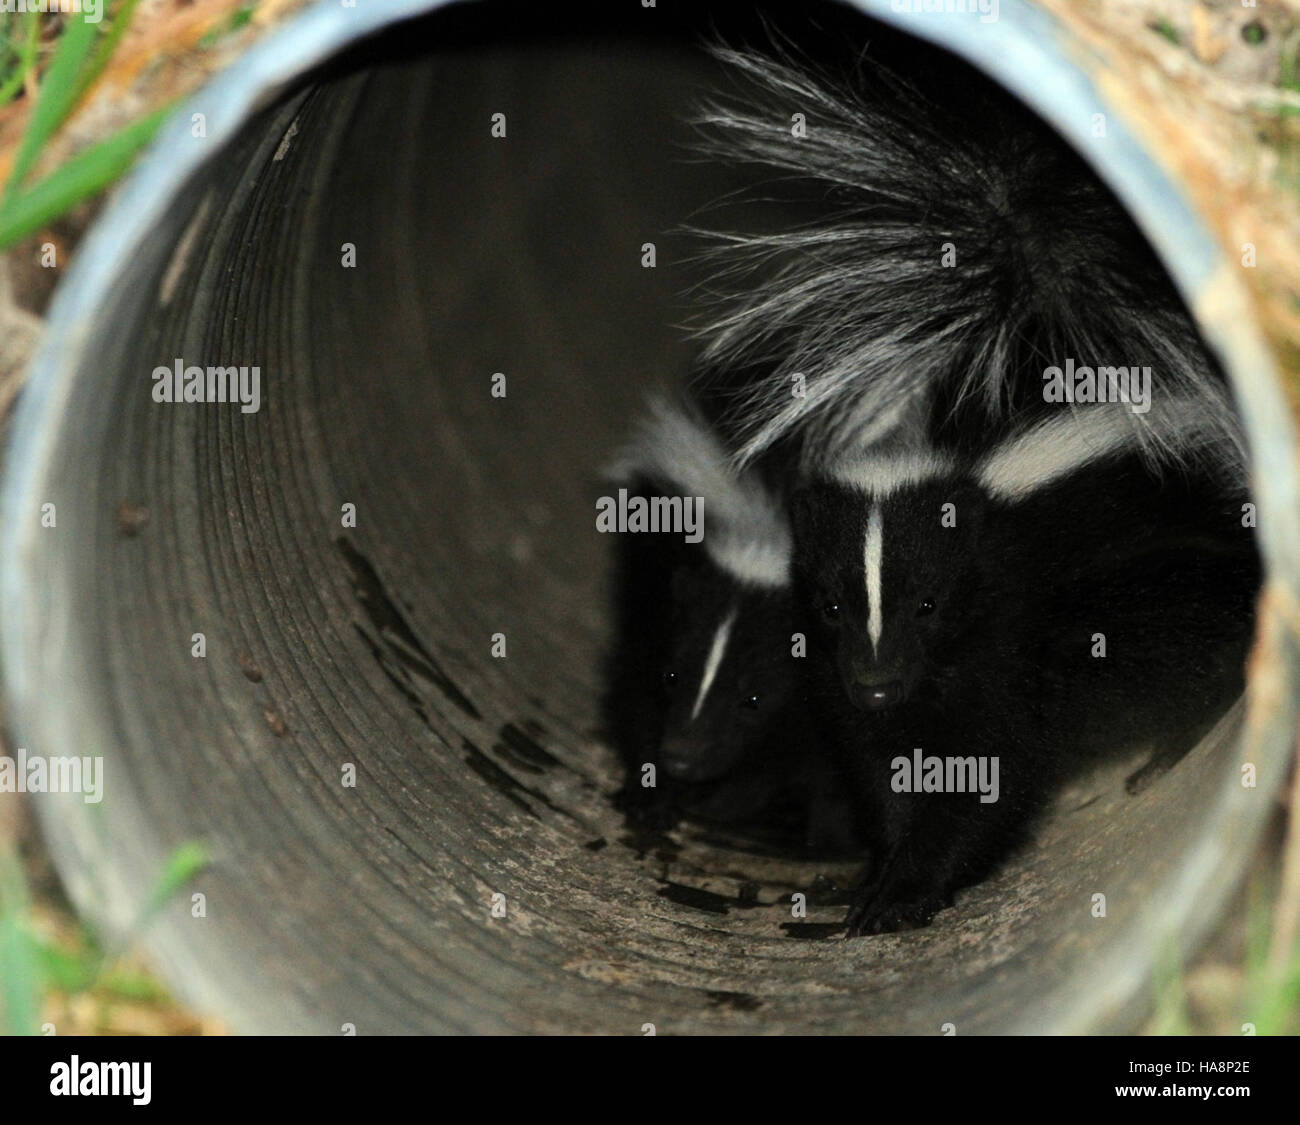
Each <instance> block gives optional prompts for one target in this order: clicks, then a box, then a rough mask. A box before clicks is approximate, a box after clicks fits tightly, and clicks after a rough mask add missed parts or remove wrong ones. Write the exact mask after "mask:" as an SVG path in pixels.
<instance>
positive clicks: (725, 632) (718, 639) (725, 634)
mask: <svg viewBox="0 0 1300 1125" xmlns="http://www.w3.org/2000/svg"><path fill="white" fill-rule="evenodd" d="M736 613H737V609H732V611H731V612H730V613H728V614H727V616H726V617H724V618H723V619H722V624H721V625H719V626H718V631H717V632H716V633H714V634H713V644H712V645H711V646H710V647H709V656H708V659H707V660H706V661H705V662H704V675H703V677H702V678H701V679H700V691H699V694H698V695H697V696H696V697H695V706H694V707H692V708H691V722H694V721H695V719H696V717H697V716H698V715H699V713H700V708H701V707H703V706H704V698H705V696H707V695H708V694H709V688H711V687H712V686H713V679H714V677H715V676H717V674H718V669H719V668H720V667H721V666H722V657H723V654H724V653H725V652H726V651H727V640H728V639H729V638H730V636H731V626H732V625H733V624H735V621H736Z"/></svg>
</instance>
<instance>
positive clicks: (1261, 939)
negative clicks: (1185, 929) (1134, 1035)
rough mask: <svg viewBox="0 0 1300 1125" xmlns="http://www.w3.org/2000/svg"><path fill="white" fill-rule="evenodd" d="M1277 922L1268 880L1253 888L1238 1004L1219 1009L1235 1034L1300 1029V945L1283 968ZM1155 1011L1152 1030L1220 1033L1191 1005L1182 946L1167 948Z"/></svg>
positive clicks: (1158, 977) (1160, 966)
mask: <svg viewBox="0 0 1300 1125" xmlns="http://www.w3.org/2000/svg"><path fill="white" fill-rule="evenodd" d="M1272 932H1273V921H1272V917H1271V911H1270V909H1269V905H1268V895H1267V893H1266V892H1265V890H1264V888H1263V886H1262V885H1258V884H1257V885H1256V886H1255V887H1253V888H1252V892H1251V895H1250V905H1249V907H1248V914H1247V920H1246V935H1245V936H1246V953H1245V957H1244V959H1243V963H1242V964H1241V965H1240V966H1239V969H1240V981H1239V986H1238V987H1237V988H1236V989H1235V992H1236V1003H1235V1006H1234V1007H1233V1008H1232V1010H1231V1011H1230V1012H1217V1013H1214V1015H1216V1016H1218V1017H1220V1018H1222V1019H1223V1020H1224V1021H1225V1023H1229V1024H1231V1026H1232V1033H1233V1034H1245V1032H1244V1030H1241V1029H1243V1028H1244V1027H1245V1025H1247V1024H1249V1025H1251V1026H1252V1027H1253V1029H1254V1034H1256V1035H1297V1034H1300V947H1297V948H1296V949H1293V950H1292V951H1291V957H1290V960H1289V962H1288V963H1286V964H1284V965H1283V966H1282V967H1281V968H1280V969H1279V968H1277V967H1275V966H1273V965H1271V964H1270V960H1269V943H1270V938H1271V935H1272ZM1153 977H1154V985H1155V1011H1154V1013H1153V1014H1152V1017H1151V1020H1150V1021H1149V1023H1148V1024H1147V1031H1148V1032H1149V1033H1150V1034H1152V1035H1193V1034H1206V1033H1209V1034H1214V1033H1216V1032H1218V1031H1220V1030H1221V1029H1220V1028H1218V1027H1208V1028H1207V1027H1201V1026H1198V1023H1197V1021H1196V1020H1194V1019H1193V1016H1192V1013H1191V1011H1190V1009H1189V1005H1188V991H1187V980H1186V977H1185V975H1184V973H1183V968H1182V964H1181V962H1180V960H1179V957H1178V954H1177V952H1176V950H1175V949H1174V948H1173V947H1172V945H1171V946H1169V947H1167V948H1166V949H1165V950H1164V952H1163V953H1162V954H1161V956H1160V957H1159V958H1158V959H1157V963H1156V969H1155V972H1154V974H1153Z"/></svg>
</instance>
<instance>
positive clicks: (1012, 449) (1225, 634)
mask: <svg viewBox="0 0 1300 1125" xmlns="http://www.w3.org/2000/svg"><path fill="white" fill-rule="evenodd" d="M1147 424H1148V425H1150V426H1151V427H1152V429H1153V430H1156V431H1162V432H1157V433H1155V434H1153V435H1152V437H1153V438H1154V439H1155V440H1156V441H1158V442H1159V443H1161V445H1162V446H1163V447H1165V448H1175V447H1178V448H1181V449H1182V450H1183V451H1184V452H1185V453H1187V454H1189V455H1190V454H1194V453H1198V452H1201V453H1203V452H1205V451H1204V449H1203V443H1204V442H1207V441H1208V442H1211V443H1213V442H1215V441H1216V440H1217V438H1218V437H1219V434H1220V429H1219V427H1218V425H1217V423H1216V424H1214V425H1209V424H1208V423H1206V422H1205V420H1204V419H1203V416H1202V414H1201V411H1200V406H1199V404H1198V403H1195V402H1192V401H1190V400H1176V401H1173V402H1163V401H1157V402H1156V403H1155V404H1153V410H1152V413H1151V415H1150V416H1149V420H1148V423H1147ZM1141 449H1142V445H1141V443H1140V442H1139V441H1138V440H1137V439H1136V437H1134V436H1133V434H1132V431H1131V430H1129V429H1128V428H1126V427H1116V426H1115V425H1114V421H1113V412H1111V411H1108V410H1106V409H1105V408H1101V407H1092V408H1089V409H1086V410H1081V411H1079V412H1078V413H1077V414H1068V415H1064V416H1061V417H1058V418H1052V419H1049V420H1047V421H1043V422H1039V423H1037V424H1036V425H1032V426H1029V427H1027V428H1026V429H1025V430H1024V431H1022V432H1021V433H1019V434H1017V435H1015V436H1013V437H1010V438H1007V439H1004V440H1003V441H1002V442H1000V443H999V444H997V445H996V446H995V447H994V448H993V449H992V450H991V451H990V452H989V453H987V454H986V455H984V456H983V457H982V458H979V459H977V460H973V461H972V460H963V459H962V458H960V457H957V456H954V455H949V454H945V453H943V452H940V451H939V450H936V449H934V448H930V447H926V446H924V445H920V444H918V445H913V446H909V447H903V448H895V449H893V450H891V451H889V452H884V453H881V452H875V451H870V452H868V453H866V454H865V455H863V456H861V457H857V458H848V459H842V460H840V461H838V462H836V463H834V464H833V465H832V466H831V467H829V468H828V470H827V471H826V473H825V475H824V476H822V477H821V478H818V479H814V480H812V481H810V482H809V483H808V485H807V486H806V487H804V488H802V489H800V490H799V491H798V492H797V493H796V494H795V496H794V498H793V501H792V509H793V524H794V541H795V548H794V563H793V565H794V574H795V588H796V590H797V591H798V593H799V597H800V601H801V606H802V610H803V614H804V620H805V621H806V622H807V626H808V631H809V638H810V640H809V656H810V659H809V661H808V673H809V676H810V686H811V687H812V688H813V689H814V690H817V689H820V699H821V702H822V704H823V709H824V713H825V715H826V722H827V728H828V730H827V742H828V745H830V746H831V747H832V754H833V756H836V757H837V759H838V760H839V761H840V764H841V768H843V769H845V770H846V771H847V772H848V773H849V774H850V775H851V777H852V779H853V785H854V787H855V789H856V791H857V792H858V794H859V796H860V799H861V800H862V801H863V803H864V805H865V807H866V808H867V809H868V810H869V816H868V817H867V822H868V823H870V824H873V825H876V826H878V828H879V838H878V839H877V840H876V841H875V845H876V848H877V849H878V852H879V854H880V855H881V856H883V857H884V858H883V861H882V862H880V863H879V864H878V865H877V869H876V874H875V876H874V878H873V879H872V880H870V881H869V882H868V883H867V884H865V885H864V887H863V888H862V889H861V892H860V895H859V897H858V899H857V900H856V902H855V905H854V908H853V910H852V911H851V913H850V916H849V928H850V933H868V932H880V931H883V930H890V929H895V928H898V927H899V926H902V925H909V924H910V925H920V924H924V923H925V922H927V921H928V920H929V918H930V917H931V916H932V915H933V913H934V912H935V911H936V910H938V909H941V908H942V907H943V906H945V905H947V904H948V903H949V902H950V901H951V897H952V894H953V892H954V891H956V890H957V889H959V888H960V887H962V886H964V885H967V884H969V883H971V882H974V881H977V880H978V879H980V878H982V877H983V876H984V874H986V873H987V872H988V871H989V869H990V868H991V866H992V865H994V864H995V863H996V862H997V861H998V860H999V859H1001V858H1002V857H1003V856H1004V855H1005V854H1006V853H1007V852H1008V851H1009V850H1010V849H1011V848H1012V847H1014V846H1015V845H1016V844H1017V843H1018V842H1019V841H1020V840H1021V839H1023V837H1024V834H1025V832H1026V830H1027V829H1028V827H1029V825H1030V823H1031V821H1032V818H1033V815H1034V813H1036V812H1037V811H1038V810H1039V809H1040V808H1041V807H1042V806H1043V804H1044V803H1045V802H1046V800H1047V799H1048V797H1049V796H1050V794H1051V792H1052V790H1053V787H1054V785H1055V784H1056V782H1057V781H1058V780H1059V779H1060V778H1061V776H1062V775H1063V774H1064V773H1065V772H1066V771H1067V770H1069V769H1071V768H1074V767H1075V766H1078V765H1080V764H1082V763H1083V762H1084V761H1086V760H1089V759H1090V758H1091V757H1094V756H1095V755H1096V754H1098V753H1101V752H1103V751H1105V750H1109V749H1121V748H1137V747H1140V746H1144V745H1149V744H1151V743H1152V742H1154V743H1155V753H1154V755H1153V758H1152V763H1151V764H1150V766H1149V767H1147V768H1145V769H1144V770H1143V771H1139V775H1135V778H1134V779H1133V784H1134V785H1136V784H1140V783H1141V782H1142V781H1146V780H1149V779H1150V777H1151V776H1152V775H1153V773H1154V772H1155V771H1156V770H1158V769H1160V768H1163V767H1165V766H1167V765H1169V764H1171V763H1172V761H1174V760H1176V758H1177V757H1179V756H1181V754H1182V753H1185V752H1186V750H1188V749H1190V747H1191V745H1192V744H1193V743H1194V742H1195V740H1196V738H1198V737H1199V736H1200V735H1201V734H1202V733H1203V732H1204V730H1205V729H1206V728H1207V727H1208V726H1209V725H1210V724H1211V723H1212V722H1213V721H1214V720H1215V719H1217V718H1218V717H1219V715H1220V714H1221V713H1222V712H1223V711H1224V710H1225V709H1226V708H1227V706H1228V705H1229V704H1230V703H1231V702H1232V701H1233V700H1234V699H1235V698H1236V697H1237V696H1238V695H1239V694H1240V692H1241V689H1242V686H1243V683H1242V677H1243V667H1244V660H1245V655H1246V648H1247V645H1248V642H1249V638H1250V634H1251V623H1252V622H1251V602H1252V599H1253V596H1254V594H1255V591H1256V589H1257V587H1258V582H1259V571H1258V557H1257V555H1256V553H1255V550H1254V544H1253V540H1252V538H1251V532H1250V530H1249V528H1248V527H1243V524H1242V518H1241V516H1242V513H1241V504H1240V500H1241V494H1240V491H1239V488H1238V487H1237V486H1236V485H1235V484H1234V482H1235V480H1236V479H1237V473H1238V470H1239V467H1238V466H1236V465H1235V464H1233V463H1231V462H1228V463H1223V462H1221V461H1219V462H1210V463H1205V464H1203V467H1202V468H1200V469H1196V468H1190V467H1184V468H1181V469H1170V470H1168V471H1166V472H1164V473H1163V474H1159V475H1157V474H1155V473H1153V471H1152V470H1151V468H1150V467H1149V465H1148V463H1147V461H1146V460H1145V458H1144V457H1143V455H1142V452H1141ZM1099 641H1100V643H1101V644H1103V645H1104V646H1105V647H1104V648H1103V649H1102V650H1101V651H1100V652H1099V651H1098V644H1099ZM917 748H920V751H922V752H923V753H924V755H925V756H926V757H927V758H934V759H938V760H942V761H944V762H947V761H952V760H957V761H962V762H965V761H967V760H974V761H975V762H976V763H978V764H979V765H980V766H981V768H982V767H983V765H984V763H986V762H988V763H990V766H989V768H990V769H991V770H993V771H994V772H993V776H994V777H996V778H997V791H996V794H995V796H994V798H993V799H992V800H990V801H987V802H986V801H981V799H980V794H978V793H974V792H970V791H967V792H964V793H960V794H954V793H951V792H946V791H945V792H942V793H934V792H926V793H923V794H921V795H917V794H916V793H915V792H914V791H913V792H903V793H900V792H899V791H898V786H897V785H896V780H897V765H898V762H899V761H900V756H903V758H906V756H908V755H911V754H913V752H914V751H916V750H917ZM991 763H996V766H993V765H991Z"/></svg>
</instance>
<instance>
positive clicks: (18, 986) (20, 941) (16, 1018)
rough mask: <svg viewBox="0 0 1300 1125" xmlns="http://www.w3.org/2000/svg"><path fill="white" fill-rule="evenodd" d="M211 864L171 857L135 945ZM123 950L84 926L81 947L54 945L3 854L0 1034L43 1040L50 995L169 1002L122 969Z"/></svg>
mask: <svg viewBox="0 0 1300 1125" xmlns="http://www.w3.org/2000/svg"><path fill="white" fill-rule="evenodd" d="M207 864H208V856H207V852H206V851H205V849H204V848H203V847H202V846H201V845H199V844H196V843H188V844H183V845H181V846H180V847H179V848H177V849H176V851H175V852H173V853H172V855H171V857H170V858H169V859H168V861H167V863H166V864H165V866H164V867H163V870H162V871H161V872H160V873H159V874H158V877H157V878H156V879H155V880H154V884H153V888H152V890H151V891H150V892H149V894H148V896H147V897H146V898H145V901H144V902H143V903H142V904H141V906H140V909H139V911H138V913H137V916H136V920H135V923H134V925H133V926H132V927H131V931H130V939H131V940H132V941H134V940H138V938H139V937H140V935H141V934H142V933H143V932H144V930H145V929H146V927H147V926H148V925H149V923H150V922H151V921H152V920H153V919H154V918H155V917H156V916H157V915H158V913H159V912H160V911H161V910H162V909H163V907H164V906H166V904H167V903H168V902H169V901H170V900H171V899H172V897H173V896H174V895H175V894H176V893H177V892H178V891H180V890H181V888H183V887H184V886H185V884H186V883H188V882H189V881H190V880H191V879H193V878H194V877H195V876H196V875H197V874H198V873H199V872H200V871H202V870H203V869H204V868H205V867H206V866H207ZM125 951H126V950H125V948H124V947H123V946H121V945H113V944H108V943H105V942H102V941H100V939H99V938H98V936H97V935H96V934H95V933H94V932H93V931H92V930H91V929H90V928H89V927H87V926H84V925H83V926H81V928H80V931H79V933H78V935H77V939H76V941H75V942H73V943H71V945H69V944H68V943H66V942H55V941H51V940H49V939H47V938H45V937H44V936H42V935H41V934H40V933H38V932H37V929H36V927H35V926H34V924H33V922H32V914H31V904H30V902H29V900H28V896H27V888H26V883H25V880H24V879H23V876H22V871H21V868H20V866H19V862H18V859H17V857H16V856H15V855H14V854H13V853H12V852H11V851H8V850H5V851H0V1034H6V1035H38V1034H40V1031H41V1022H40V1014H41V1009H42V1006H43V1004H44V1001H45V997H46V995H47V994H48V993H50V992H52V991H53V992H62V993H65V994H67V995H77V994H79V993H86V992H90V991H92V990H93V991H94V992H95V993H96V994H97V995H98V996H99V997H101V998H102V999H107V1000H126V1001H134V1002H156V1001H162V1000H164V999H165V998H166V993H165V991H164V990H163V989H162V987H161V986H160V985H159V984H158V983H157V982H156V981H154V980H153V978H152V977H150V976H148V975H146V974H143V973H140V972H137V971H134V970H131V969H123V968H120V967H118V966H117V965H116V962H117V961H118V960H119V959H120V958H121V956H122V954H123V953H124V952H125Z"/></svg>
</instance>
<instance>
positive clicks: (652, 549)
mask: <svg viewBox="0 0 1300 1125" xmlns="http://www.w3.org/2000/svg"><path fill="white" fill-rule="evenodd" d="M611 475H612V476H613V477H614V478H615V479H616V480H618V481H619V482H620V483H623V484H624V485H625V486H630V491H631V492H633V493H634V494H638V495H646V496H651V495H672V496H692V495H695V496H702V497H703V498H704V512H705V518H704V541H703V542H702V543H699V544H690V543H686V542H684V541H683V540H682V537H681V536H680V535H668V534H662V533H661V534H637V535H623V536H621V537H620V542H618V543H617V544H616V553H617V562H618V565H617V573H616V591H615V623H614V626H615V628H614V644H613V646H612V649H611V653H610V657H609V662H608V667H607V676H606V682H607V691H606V695H605V699H604V718H605V724H606V727H607V728H608V730H609V732H610V734H611V736H612V738H613V740H614V743H615V746H616V748H617V749H618V751H619V753H620V756H621V757H622V759H623V762H624V765H625V767H626V769H627V779H626V783H625V788H624V790H623V804H624V807H625V809H626V810H627V811H628V813H629V814H630V815H632V816H633V817H634V818H636V819H639V820H642V821H645V822H649V823H652V824H654V825H656V826H659V827H667V826H669V825H671V824H672V823H674V822H675V821H676V820H677V819H678V818H679V816H680V815H681V814H682V813H689V814H691V815H692V816H695V817H697V818H701V819H705V820H712V821H715V822H718V823H723V824H729V825H734V826H740V827H745V826H748V827H762V828H764V829H771V828H784V829H787V830H788V831H789V833H790V834H796V835H797V836H798V837H799V839H801V840H803V841H804V842H805V843H807V844H808V845H810V846H813V847H818V848H824V849H827V850H840V851H843V850H847V849H848V848H850V847H851V846H852V845H853V844H854V843H855V842H856V840H857V836H856V834H855V831H856V830H855V829H854V828H853V824H852V822H853V812H852V808H851V806H850V804H849V803H848V802H847V800H846V799H845V797H844V796H843V787H842V785H840V784H839V783H838V782H837V779H836V777H835V771H836V766H835V765H834V763H833V762H832V761H830V760H829V759H827V758H825V757H823V756H819V755H818V754H817V753H816V748H815V744H810V742H809V738H808V726H809V722H808V718H807V714H806V703H805V699H804V695H803V680H802V678H801V677H800V675H799V674H798V672H797V669H796V660H795V657H794V655H793V653H792V634H793V632H794V627H793V608H792V601H791V595H790V590H789V551H790V542H789V530H788V526H787V520H786V517H785V513H784V511H783V509H782V507H781V505H780V504H779V503H778V502H777V501H776V500H775V499H774V498H772V497H769V496H768V495H767V494H766V492H765V490H764V489H763V488H762V487H761V486H760V485H758V484H757V483H756V474H754V473H752V472H751V473H748V474H745V475H744V476H743V477H738V476H736V475H735V474H734V473H733V472H732V471H731V469H730V466H729V464H728V461H727V458H726V455H725V454H724V453H723V452H722V449H721V446H720V445H719V444H718V441H717V438H716V436H715V435H714V434H713V433H712V432H711V430H710V429H709V428H708V427H707V426H706V425H705V424H704V423H703V421H702V420H701V419H700V418H699V417H698V415H696V414H695V413H694V412H693V411H692V410H690V409H686V408H678V407H672V406H670V405H668V404H666V403H663V402H656V403H655V404H653V406H652V408H651V410H650V412H649V413H648V414H647V415H646V417H645V418H643V419H642V423H641V427H640V434H639V437H638V440H637V441H636V442H635V443H634V444H633V445H632V446H630V447H629V449H627V450H625V451H624V453H623V454H622V456H621V457H620V459H619V461H618V462H617V463H616V465H615V466H614V467H613V469H612V472H611ZM648 765H652V766H654V779H655V783H654V785H653V786H648V785H646V784H645V783H644V782H645V780H646V767H647V766H648Z"/></svg>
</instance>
